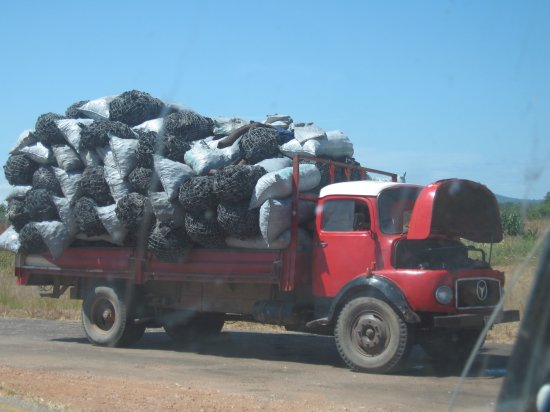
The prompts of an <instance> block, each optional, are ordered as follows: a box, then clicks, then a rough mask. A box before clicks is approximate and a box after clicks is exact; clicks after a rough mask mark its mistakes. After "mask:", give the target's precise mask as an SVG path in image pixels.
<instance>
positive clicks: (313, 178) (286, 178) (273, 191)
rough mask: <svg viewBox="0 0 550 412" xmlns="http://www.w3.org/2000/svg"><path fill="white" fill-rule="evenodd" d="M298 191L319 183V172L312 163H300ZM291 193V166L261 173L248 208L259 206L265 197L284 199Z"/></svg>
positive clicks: (306, 189) (304, 190)
mask: <svg viewBox="0 0 550 412" xmlns="http://www.w3.org/2000/svg"><path fill="white" fill-rule="evenodd" d="M299 176H300V183H299V187H298V191H300V192H306V191H308V190H311V189H314V188H315V187H317V186H319V183H321V173H320V172H319V169H317V166H315V165H313V164H301V165H300V167H299ZM291 194H292V167H286V168H284V169H281V170H279V171H277V172H271V173H267V174H265V175H263V176H262V177H261V178H260V180H258V183H256V187H255V188H254V192H253V193H252V198H251V199H250V209H254V208H255V207H260V206H261V205H262V203H264V202H265V201H266V200H267V199H284V198H285V197H288V196H290V195H291Z"/></svg>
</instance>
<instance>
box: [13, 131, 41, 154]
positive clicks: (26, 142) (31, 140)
mask: <svg viewBox="0 0 550 412" xmlns="http://www.w3.org/2000/svg"><path fill="white" fill-rule="evenodd" d="M36 142H38V139H37V138H36V136H35V135H34V129H29V130H25V131H24V132H22V133H21V134H20V135H19V138H18V139H17V141H16V142H15V145H14V146H13V147H12V149H11V150H10V154H14V153H17V152H18V151H19V150H20V149H22V148H23V147H25V146H30V145H33V144H35V143H36Z"/></svg>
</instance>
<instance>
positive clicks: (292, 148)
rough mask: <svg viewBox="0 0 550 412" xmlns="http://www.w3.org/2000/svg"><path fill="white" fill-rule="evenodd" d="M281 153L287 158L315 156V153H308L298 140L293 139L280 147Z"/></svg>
mask: <svg viewBox="0 0 550 412" xmlns="http://www.w3.org/2000/svg"><path fill="white" fill-rule="evenodd" d="M279 152H281V153H282V154H283V155H285V156H290V157H292V156H296V155H302V156H313V155H315V153H310V152H307V151H306V150H305V149H304V146H303V145H302V144H301V143H300V142H299V141H298V140H296V139H292V140H290V141H288V142H286V143H284V144H282V145H280V146H279Z"/></svg>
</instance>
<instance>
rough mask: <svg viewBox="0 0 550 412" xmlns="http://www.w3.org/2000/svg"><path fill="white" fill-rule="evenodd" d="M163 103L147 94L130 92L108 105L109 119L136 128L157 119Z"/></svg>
mask: <svg viewBox="0 0 550 412" xmlns="http://www.w3.org/2000/svg"><path fill="white" fill-rule="evenodd" d="M163 108H164V103H163V102H162V101H161V100H159V99H157V98H155V97H153V96H151V95H150V94H149V93H145V92H140V91H138V90H131V91H129V92H124V93H122V94H121V95H119V96H117V97H115V98H114V99H113V101H112V102H111V103H110V104H109V119H111V120H116V121H119V122H123V123H126V124H127V125H129V126H137V125H138V124H141V123H143V122H145V121H147V120H151V119H155V118H157V117H159V115H160V113H161V112H162V109H163Z"/></svg>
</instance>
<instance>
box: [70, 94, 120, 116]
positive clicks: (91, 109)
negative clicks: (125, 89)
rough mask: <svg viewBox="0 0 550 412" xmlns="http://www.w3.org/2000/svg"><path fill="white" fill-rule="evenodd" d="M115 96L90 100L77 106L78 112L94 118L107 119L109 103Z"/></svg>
mask: <svg viewBox="0 0 550 412" xmlns="http://www.w3.org/2000/svg"><path fill="white" fill-rule="evenodd" d="M115 97H117V96H116V95H115V96H105V97H100V98H99V99H95V100H90V101H89V102H88V103H85V104H83V105H82V106H80V107H79V108H78V110H80V112H81V113H82V114H83V115H85V116H86V117H89V118H90V119H94V120H109V104H110V103H111V102H112V101H113V100H114V99H115Z"/></svg>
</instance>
